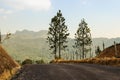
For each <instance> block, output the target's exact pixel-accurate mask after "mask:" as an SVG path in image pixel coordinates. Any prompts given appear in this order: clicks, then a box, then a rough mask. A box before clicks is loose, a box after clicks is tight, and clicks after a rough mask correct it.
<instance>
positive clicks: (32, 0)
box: [3, 0, 51, 10]
mask: <svg viewBox="0 0 120 80" xmlns="http://www.w3.org/2000/svg"><path fill="white" fill-rule="evenodd" d="M3 2H4V3H5V4H6V5H7V6H9V7H11V8H14V9H17V10H25V9H30V10H48V9H49V8H50V7H51V1H50V0H4V1H3Z"/></svg>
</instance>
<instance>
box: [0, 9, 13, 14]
mask: <svg viewBox="0 0 120 80" xmlns="http://www.w3.org/2000/svg"><path fill="white" fill-rule="evenodd" d="M0 13H1V14H12V13H13V11H12V10H6V9H4V8H0Z"/></svg>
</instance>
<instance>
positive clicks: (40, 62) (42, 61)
mask: <svg viewBox="0 0 120 80" xmlns="http://www.w3.org/2000/svg"><path fill="white" fill-rule="evenodd" d="M35 62H36V64H44V63H45V62H44V60H43V59H41V60H37V61H35Z"/></svg>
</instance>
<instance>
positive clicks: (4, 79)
mask: <svg viewBox="0 0 120 80" xmlns="http://www.w3.org/2000/svg"><path fill="white" fill-rule="evenodd" d="M19 67H20V66H19V64H18V63H17V62H15V61H14V60H13V59H12V58H11V57H10V56H9V55H8V53H7V52H6V51H5V50H4V49H3V47H2V46H1V45H0V80H8V78H10V77H11V76H12V75H13V74H14V73H15V72H16V70H17V69H19Z"/></svg>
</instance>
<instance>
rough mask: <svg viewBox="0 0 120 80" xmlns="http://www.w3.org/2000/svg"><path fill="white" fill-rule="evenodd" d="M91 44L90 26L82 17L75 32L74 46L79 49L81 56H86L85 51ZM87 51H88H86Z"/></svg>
mask: <svg viewBox="0 0 120 80" xmlns="http://www.w3.org/2000/svg"><path fill="white" fill-rule="evenodd" d="M91 44H92V39H91V33H90V28H88V26H87V23H86V22H85V20H84V19H82V20H81V23H80V24H79V28H78V29H77V32H76V33H75V47H76V48H78V49H79V50H81V52H82V58H85V57H86V54H85V51H87V50H90V47H91ZM87 52H88V51H87Z"/></svg>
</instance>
